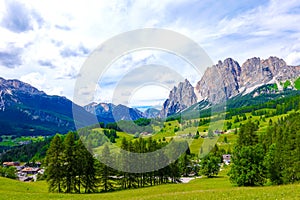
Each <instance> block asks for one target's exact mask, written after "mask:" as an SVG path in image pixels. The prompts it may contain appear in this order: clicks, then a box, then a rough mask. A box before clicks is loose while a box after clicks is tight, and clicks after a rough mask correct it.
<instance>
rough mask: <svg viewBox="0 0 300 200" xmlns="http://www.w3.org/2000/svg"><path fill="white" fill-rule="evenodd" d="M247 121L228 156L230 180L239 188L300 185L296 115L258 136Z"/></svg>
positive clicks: (299, 121) (299, 137) (299, 131)
mask: <svg viewBox="0 0 300 200" xmlns="http://www.w3.org/2000/svg"><path fill="white" fill-rule="evenodd" d="M257 129H258V127H257V124H256V123H253V122H251V121H249V122H247V123H246V124H244V125H242V126H241V128H240V132H239V133H238V140H237V143H236V145H235V148H234V152H233V155H232V162H233V163H232V165H231V171H230V173H229V175H230V179H231V181H232V182H233V183H235V184H237V185H239V186H255V185H264V184H265V183H266V182H267V181H269V182H270V183H271V184H288V183H294V182H298V181H300V167H299V166H300V114H299V113H294V114H291V115H289V116H288V117H286V118H279V119H278V122H271V123H270V127H269V128H268V130H267V131H266V133H263V134H260V135H258V134H257V133H256V131H257Z"/></svg>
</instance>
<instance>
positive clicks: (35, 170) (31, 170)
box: [21, 167, 40, 174]
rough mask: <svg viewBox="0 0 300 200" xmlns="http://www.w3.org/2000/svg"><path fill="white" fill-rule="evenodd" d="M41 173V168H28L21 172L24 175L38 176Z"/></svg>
mask: <svg viewBox="0 0 300 200" xmlns="http://www.w3.org/2000/svg"><path fill="white" fill-rule="evenodd" d="M39 171H40V168H38V167H26V168H24V169H22V170H21V172H22V173H25V174H37V173H38V172H39Z"/></svg>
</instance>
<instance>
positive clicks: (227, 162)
mask: <svg viewBox="0 0 300 200" xmlns="http://www.w3.org/2000/svg"><path fill="white" fill-rule="evenodd" d="M230 158H231V155H230V154H224V155H223V162H224V163H225V164H226V165H229V164H230Z"/></svg>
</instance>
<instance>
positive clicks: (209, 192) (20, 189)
mask: <svg viewBox="0 0 300 200" xmlns="http://www.w3.org/2000/svg"><path fill="white" fill-rule="evenodd" d="M0 199H18V200H19V199H38V200H43V199H72V200H73V199H74V200H76V199H80V200H86V199H91V200H93V199H105V200H110V199H111V200H116V199H124V200H126V199H136V200H137V199H152V200H153V199H172V200H173V199H185V200H186V199H206V200H209V199H243V200H244V199H300V184H296V185H285V186H265V187H235V186H232V185H231V183H230V182H229V180H228V177H227V176H226V170H225V171H223V172H221V173H220V176H219V177H218V178H210V179H208V178H198V179H194V180H192V181H191V182H189V183H186V184H169V185H161V186H154V187H147V188H142V189H132V190H124V191H116V192H111V193H98V194H57V193H48V192H47V184H46V182H44V181H41V182H34V183H23V182H19V181H15V180H10V179H5V178H0Z"/></svg>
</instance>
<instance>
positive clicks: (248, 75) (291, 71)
mask: <svg viewBox="0 0 300 200" xmlns="http://www.w3.org/2000/svg"><path fill="white" fill-rule="evenodd" d="M299 76H300V66H289V65H287V64H286V62H285V61H284V60H283V59H280V58H277V57H269V58H268V59H265V60H264V59H260V58H256V57H254V58H251V59H248V60H246V62H244V63H243V64H242V65H240V64H239V63H238V62H237V61H235V60H233V59H232V58H227V59H225V60H224V61H223V62H222V61H219V62H218V63H217V64H216V65H213V66H211V67H208V68H207V69H206V71H205V72H204V75H203V77H202V78H201V80H200V81H198V83H197V84H196V86H195V87H193V86H192V85H191V84H190V82H189V81H188V80H185V81H184V82H182V83H179V84H178V86H177V87H174V88H173V89H172V90H171V91H170V94H169V98H168V99H167V100H166V101H165V102H164V104H163V108H162V110H161V112H160V117H168V116H170V115H173V114H175V113H178V112H181V111H183V110H184V109H186V108H188V107H190V106H192V105H193V104H195V103H197V102H201V101H208V102H210V103H211V104H218V103H223V102H225V101H227V100H228V99H231V98H233V97H236V96H238V95H245V94H249V93H251V92H253V91H254V90H255V89H257V88H259V87H260V86H263V85H267V84H275V85H276V86H275V87H277V88H278V91H277V92H281V91H283V90H284V89H285V88H284V84H288V83H290V84H289V85H288V86H287V87H289V88H291V89H296V88H295V85H294V82H295V80H296V79H297V78H298V77H299ZM286 82H287V83H286Z"/></svg>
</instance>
